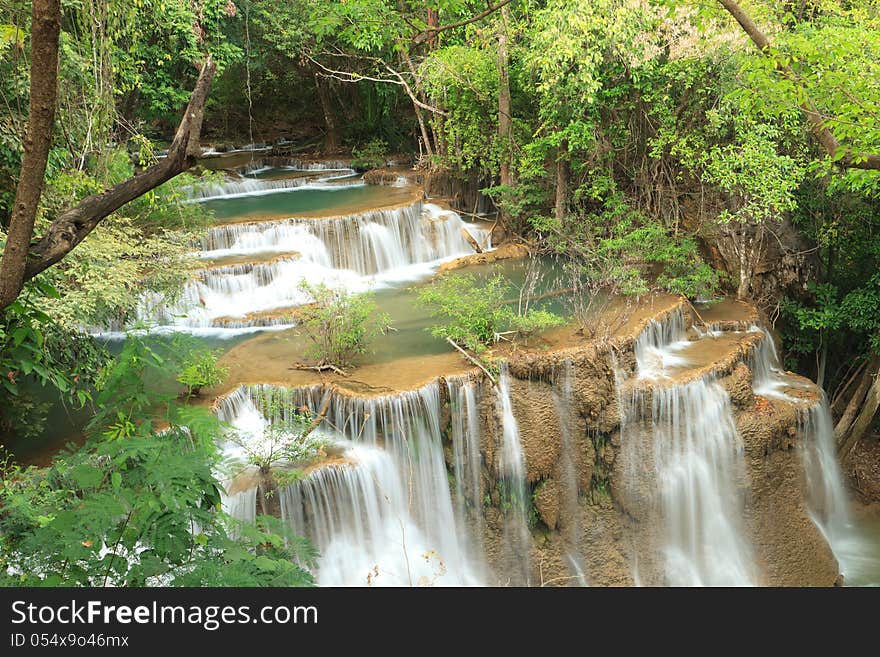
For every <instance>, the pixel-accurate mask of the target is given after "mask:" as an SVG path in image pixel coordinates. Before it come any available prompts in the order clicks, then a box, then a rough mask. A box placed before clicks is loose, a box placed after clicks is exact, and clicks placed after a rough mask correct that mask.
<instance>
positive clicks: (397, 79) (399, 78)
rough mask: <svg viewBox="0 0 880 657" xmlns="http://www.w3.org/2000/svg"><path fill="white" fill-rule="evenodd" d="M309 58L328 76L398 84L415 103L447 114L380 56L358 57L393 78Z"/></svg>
mask: <svg viewBox="0 0 880 657" xmlns="http://www.w3.org/2000/svg"><path fill="white" fill-rule="evenodd" d="M308 58H309V60H310V61H311V62H312V63H313V64H314V65H315V66H317V67H318V68H320V69H321V70H322V71H323V72H324V75H325V76H326V77H332V78H334V79H336V80H340V81H342V82H362V81H364V80H367V81H368V82H382V83H386V84H396V85H398V86H400V87H403V90H404V91H405V92H406V95H407V96H409V98H410V100H411V101H412V102H413V104H414V105H416V106H418V107H421V108H422V109H425V110H428V111H429V112H432V113H434V114H439V115H441V116H446V112H445V111H443V110H441V109H440V108H439V107H434V106H433V105H428V104H427V103H423V102H422V101H421V100H419V99H418V97H417V96H416V95H415V93H413V90H412V87H410V85H409V83H408V82H407V81H406V80H405V79H404V77H403V75H402V74H401V73H400V72H399V71H396V70H394V69H393V68H391V67H390V66H389V65H388V63H387V62H385V61H383V60H381V59H379V58H378V57H366V56H358V57H357V59H363V60H366V61H370V62H373V63H376V64H380V65H381V66H382V67H383V68H384V69H385V70H387V71H388V72H389V73H390V74H391V75H392V76H393V77H391V78H380V77H374V76H371V75H362V74H361V73H355V72H353V71H341V70H338V69H333V68H330V67H329V66H325V65H324V64H322V63H321V62H319V61H318V60H317V59H315V58H314V57H312V56H311V55H308Z"/></svg>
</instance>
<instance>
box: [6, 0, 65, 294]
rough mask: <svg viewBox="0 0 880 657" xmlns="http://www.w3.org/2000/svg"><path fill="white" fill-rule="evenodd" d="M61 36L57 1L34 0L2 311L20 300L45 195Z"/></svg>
mask: <svg viewBox="0 0 880 657" xmlns="http://www.w3.org/2000/svg"><path fill="white" fill-rule="evenodd" d="M60 30H61V4H60V2H59V0H34V2H33V5H32V8H31V89H30V105H29V106H28V128H27V135H26V136H25V139H24V158H23V159H22V163H21V171H20V173H19V177H18V186H17V188H16V190H15V203H14V205H13V209H12V216H11V218H10V220H9V231H8V233H7V237H6V248H5V249H4V251H3V259H2V261H0V309H3V308H5V307H6V306H8V305H9V304H10V303H12V302H13V301H14V300H15V299H16V298H17V297H18V295H19V294H20V293H21V289H22V286H23V285H24V281H25V268H26V265H27V259H28V249H29V247H30V242H31V236H32V235H33V233H34V223H35V221H36V218H37V209H38V207H39V204H40V196H41V195H42V193H43V178H44V177H45V175H46V162H47V161H48V159H49V148H50V146H51V145H52V127H53V125H54V124H55V98H56V95H57V90H58V84H57V81H58V34H59V32H60Z"/></svg>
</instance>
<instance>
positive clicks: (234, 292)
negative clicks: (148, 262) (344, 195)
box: [137, 202, 487, 329]
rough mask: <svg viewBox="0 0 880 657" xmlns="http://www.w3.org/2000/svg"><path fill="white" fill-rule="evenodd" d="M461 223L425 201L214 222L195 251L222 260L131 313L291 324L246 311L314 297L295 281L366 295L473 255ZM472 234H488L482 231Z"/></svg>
mask: <svg viewBox="0 0 880 657" xmlns="http://www.w3.org/2000/svg"><path fill="white" fill-rule="evenodd" d="M464 228H465V223H464V222H463V221H462V220H461V217H459V216H458V215H457V214H456V213H454V212H448V211H444V210H442V209H440V208H439V207H437V206H435V205H431V204H423V203H421V202H418V203H414V204H411V205H409V206H405V207H400V208H392V209H383V210H374V211H370V212H365V213H362V214H357V215H350V216H343V217H331V218H323V219H289V220H285V221H265V222H252V223H243V224H227V225H223V226H216V227H214V228H212V229H210V230H209V231H208V233H207V234H206V236H205V237H204V239H203V240H202V243H201V249H202V250H201V251H200V253H199V254H198V255H199V256H200V257H201V258H203V259H206V260H207V259H213V260H218V259H220V260H221V264H220V266H215V267H210V268H206V269H204V270H201V271H200V272H199V273H198V276H197V278H196V279H195V280H193V281H191V282H189V283H188V284H187V285H185V286H184V289H183V291H182V292H181V294H180V295H179V297H178V298H177V299H176V300H175V301H174V302H172V303H169V302H168V301H167V300H166V299H164V298H163V297H161V296H157V295H144V297H143V298H142V301H141V304H140V307H139V308H138V313H137V319H138V321H139V322H142V323H146V324H148V325H155V324H158V325H160V326H173V327H175V328H177V329H210V328H212V327H223V328H236V327H243V328H244V327H254V326H273V325H277V326H285V325H287V326H289V325H290V320H289V319H286V318H285V317H284V316H283V313H282V316H280V317H271V316H269V317H266V316H263V317H259V316H257V317H252V315H257V314H259V313H271V312H273V311H278V310H280V309H285V308H291V307H295V306H300V305H302V304H305V303H308V302H310V301H311V298H310V297H309V296H308V295H307V294H305V293H304V292H303V291H302V290H300V289H299V286H298V283H299V282H300V281H306V282H308V283H310V284H317V283H326V284H328V285H332V286H342V287H345V288H346V289H347V290H349V291H352V292H362V291H366V290H368V289H370V288H371V287H375V286H376V285H377V284H378V285H388V284H391V283H394V282H397V281H404V280H411V279H413V278H417V277H418V276H420V275H422V274H424V273H427V271H429V270H431V269H433V268H434V267H435V266H436V265H437V264H438V263H439V262H440V261H442V260H445V259H449V258H454V257H457V256H461V255H465V254H468V253H473V249H472V247H471V246H470V244H469V243H468V241H467V240H466V239H465V237H464V236H463V234H462V230H463V229H464ZM469 231H470V232H471V234H473V235H474V237H475V239H478V240H479V239H487V235H483V233H484V232H487V231H486V230H485V229H482V228H473V229H469ZM242 256H244V257H249V258H253V262H250V263H245V264H234V265H225V266H224V265H222V259H223V258H229V257H236V258H240V257H242ZM267 256H268V259H267ZM261 259H262V260H261Z"/></svg>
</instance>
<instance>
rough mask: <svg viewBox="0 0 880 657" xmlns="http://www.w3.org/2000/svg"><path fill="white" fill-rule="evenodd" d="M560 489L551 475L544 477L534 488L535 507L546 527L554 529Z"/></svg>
mask: <svg viewBox="0 0 880 657" xmlns="http://www.w3.org/2000/svg"><path fill="white" fill-rule="evenodd" d="M560 494H561V490H560V488H559V484H558V483H557V482H556V480H555V479H553V478H552V477H551V478H549V479H545V480H544V481H542V482H541V483H540V484H538V487H537V488H536V489H535V508H536V509H537V510H538V515H539V516H540V517H541V520H542V521H543V522H544V524H545V525H547V527H549V528H550V529H556V524H557V521H558V520H559V508H560Z"/></svg>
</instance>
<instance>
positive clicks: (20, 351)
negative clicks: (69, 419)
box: [0, 282, 108, 436]
mask: <svg viewBox="0 0 880 657" xmlns="http://www.w3.org/2000/svg"><path fill="white" fill-rule="evenodd" d="M57 297H58V292H57V291H56V290H55V289H54V288H52V287H51V286H49V285H47V284H46V283H42V282H36V283H32V284H30V285H28V286H27V287H26V288H25V291H24V292H23V293H22V295H21V296H19V298H18V299H17V300H16V301H14V302H13V303H12V304H10V305H9V306H8V307H7V308H6V309H5V310H4V311H3V313H2V317H0V409H2V410H0V429H3V430H5V431H14V432H15V433H18V434H20V435H25V436H35V435H38V434H39V432H40V430H41V429H42V426H43V422H44V421H45V420H44V418H45V413H46V411H47V410H48V405H47V404H46V403H45V401H42V400H37V399H36V398H35V396H34V392H35V388H37V387H39V388H48V389H50V390H53V391H55V392H56V393H57V394H58V395H60V398H61V400H62V401H63V402H65V403H67V404H72V405H74V406H75V407H78V408H81V407H83V406H85V404H86V403H87V402H88V401H89V400H90V399H91V386H92V385H93V384H94V381H95V379H96V377H97V376H98V374H99V372H100V371H101V368H102V367H103V366H104V364H105V363H106V362H107V359H108V356H107V353H106V352H105V351H104V349H103V348H101V347H99V346H98V345H97V344H96V343H95V341H94V340H93V339H92V338H91V337H89V336H87V335H83V334H81V333H79V332H77V331H73V330H70V329H67V328H65V327H63V326H61V325H59V324H57V323H55V322H53V321H52V319H51V318H50V317H49V315H47V314H46V313H45V312H43V311H42V310H41V307H42V306H44V305H45V304H46V302H47V301H48V300H49V299H55V298H57Z"/></svg>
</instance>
